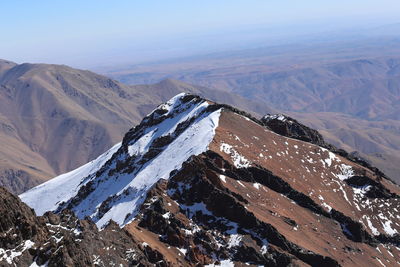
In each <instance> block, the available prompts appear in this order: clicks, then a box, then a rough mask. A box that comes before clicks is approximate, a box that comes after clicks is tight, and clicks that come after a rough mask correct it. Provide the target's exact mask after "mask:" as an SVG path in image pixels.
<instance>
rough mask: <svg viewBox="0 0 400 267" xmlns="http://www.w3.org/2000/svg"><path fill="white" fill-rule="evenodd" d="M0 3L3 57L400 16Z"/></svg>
mask: <svg viewBox="0 0 400 267" xmlns="http://www.w3.org/2000/svg"><path fill="white" fill-rule="evenodd" d="M0 11H1V15H0V25H1V42H0V58H5V59H9V60H14V61H17V62H26V61H28V62H48V63H65V64H71V65H74V66H90V65H91V64H101V63H102V62H103V61H104V64H107V63H112V61H113V58H116V57H123V55H124V53H126V51H130V53H131V54H134V53H133V52H132V50H136V51H137V55H139V54H141V55H142V56H141V57H139V56H137V58H136V59H135V57H133V58H132V60H133V61H134V60H139V58H140V60H145V59H146V55H151V50H152V49H153V50H157V47H160V49H161V47H164V48H165V47H167V46H169V48H170V49H172V47H178V46H179V45H182V46H183V45H184V44H185V42H184V41H182V39H184V38H186V39H188V38H195V36H204V35H206V34H212V33H214V34H220V35H221V37H222V36H223V33H225V32H230V31H240V30H241V29H242V30H243V31H246V30H249V29H251V28H252V27H260V26H265V27H271V28H274V27H277V28H279V27H283V26H285V25H286V26H287V27H289V28H290V25H305V26H304V28H307V27H308V28H313V27H314V26H315V28H318V25H319V26H321V25H335V26H336V27H351V26H357V27H359V26H361V25H365V24H369V23H370V24H371V25H379V24H382V25H383V24H386V23H395V22H400V16H399V15H398V14H400V1H399V0H379V1H378V0H346V1H345V0H335V1H321V0H318V1H317V0H302V1H300V0H299V1H297V0H280V1H277V0H273V1H269V0H229V1H226V0H213V1H211V0H201V1H189V0H180V1H179V0H145V1H143V0H142V1H135V0H130V1H119V0H114V1H109V0H108V1H105V0H96V1H94V0H80V1H78V0H69V1H63V0H57V1H54V0H53V1H49V0H41V1H31V0H29V1H28V0H26V1H23V0H13V1H1V3H0ZM398 17H399V21H396V20H397V18H398ZM305 30H306V29H305ZM308 30H309V29H308ZM199 38H200V37H199ZM199 40H201V39H199ZM227 40H228V39H227ZM227 42H228V41H227ZM196 43H197V44H198V45H199V47H200V46H201V47H203V48H204V49H206V47H207V44H204V43H201V42H196ZM158 44H159V45H158ZM182 49H183V48H182ZM182 49H181V50H182ZM161 52H162V51H159V52H158V53H161ZM188 53H189V52H188ZM153 54H154V53H153ZM154 55H156V54H154ZM157 55H158V54H157ZM103 59H104V60H103ZM149 59H150V58H149Z"/></svg>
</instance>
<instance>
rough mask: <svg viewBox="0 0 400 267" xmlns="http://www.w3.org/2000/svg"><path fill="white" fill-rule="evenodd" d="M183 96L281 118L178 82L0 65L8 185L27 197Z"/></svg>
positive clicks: (2, 177) (3, 167)
mask: <svg viewBox="0 0 400 267" xmlns="http://www.w3.org/2000/svg"><path fill="white" fill-rule="evenodd" d="M183 91H185V92H191V93H196V94H199V95H203V96H206V97H208V98H210V99H213V100H217V101H223V102H225V103H229V104H233V105H235V106H238V107H240V108H242V109H245V110H249V111H252V112H255V113H264V112H273V111H274V110H273V109H268V108H267V107H266V106H265V105H264V104H262V103H258V102H256V101H251V100H247V99H245V98H243V97H240V96H237V95H234V94H230V93H227V92H220V91H218V90H209V89H207V88H205V87H200V86H198V87H196V86H192V85H188V84H185V83H182V82H178V81H172V80H165V81H162V82H160V83H157V84H154V85H151V86H149V85H144V86H127V85H124V84H121V83H119V82H117V81H114V80H112V79H109V78H107V77H104V76H101V75H98V74H95V73H93V72H90V71H84V70H77V69H73V68H70V67H67V66H61V65H46V64H20V65H18V64H15V63H13V62H9V61H5V60H2V61H0V146H1V150H0V185H3V186H5V187H7V188H8V189H10V190H11V191H12V192H14V193H21V192H23V191H25V190H27V189H29V188H30V187H32V186H34V185H37V184H39V183H42V182H44V181H45V180H47V179H49V178H52V177H54V176H56V175H58V174H61V173H64V172H66V171H69V170H72V169H74V168H76V167H78V166H80V165H82V164H84V163H86V162H88V161H90V160H92V159H94V158H96V157H97V156H98V155H100V154H101V153H103V152H104V151H106V150H107V149H109V148H110V147H111V146H113V145H114V144H115V143H117V142H118V141H119V140H120V139H121V137H122V136H123V134H124V133H125V132H126V131H127V130H128V129H129V128H131V127H132V126H134V125H135V124H136V123H138V122H139V120H140V119H141V118H142V117H143V116H144V115H146V114H147V113H148V112H150V111H151V110H152V109H154V108H155V107H156V105H157V104H159V103H161V102H162V101H165V100H167V99H169V98H170V97H172V96H174V95H176V94H177V93H180V92H183Z"/></svg>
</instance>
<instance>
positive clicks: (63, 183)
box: [19, 143, 121, 215]
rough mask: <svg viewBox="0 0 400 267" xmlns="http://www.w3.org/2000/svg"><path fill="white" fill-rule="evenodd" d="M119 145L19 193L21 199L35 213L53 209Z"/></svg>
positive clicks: (119, 144) (76, 188)
mask: <svg viewBox="0 0 400 267" xmlns="http://www.w3.org/2000/svg"><path fill="white" fill-rule="evenodd" d="M120 147H121V143H118V144H116V145H114V146H113V147H112V148H111V149H110V150H108V151H106V152H105V153H103V154H102V155H100V156H99V157H98V158H97V159H95V160H92V161H91V162H89V163H86V164H85V165H83V166H81V167H79V168H77V169H75V170H73V171H70V172H68V173H64V174H61V175H59V176H57V177H55V178H53V179H51V180H49V181H47V182H45V183H43V184H41V185H38V186H37V187H34V188H32V189H30V190H28V191H27V192H25V193H23V194H21V195H19V197H20V198H21V200H22V201H23V202H25V203H26V204H28V205H29V206H30V207H33V208H34V209H35V212H36V214H37V215H43V213H45V212H46V211H49V210H55V209H56V208H57V206H58V204H59V203H61V202H63V201H67V200H69V199H70V198H71V197H73V196H74V195H75V194H76V193H77V191H78V190H79V188H80V187H81V185H82V184H81V182H82V180H83V179H84V178H85V177H87V176H89V175H91V174H94V173H96V172H97V171H98V170H99V169H100V168H101V166H103V164H104V163H106V161H107V160H109V159H110V158H111V156H112V155H113V154H114V153H115V152H116V151H117V150H118V149H119V148H120Z"/></svg>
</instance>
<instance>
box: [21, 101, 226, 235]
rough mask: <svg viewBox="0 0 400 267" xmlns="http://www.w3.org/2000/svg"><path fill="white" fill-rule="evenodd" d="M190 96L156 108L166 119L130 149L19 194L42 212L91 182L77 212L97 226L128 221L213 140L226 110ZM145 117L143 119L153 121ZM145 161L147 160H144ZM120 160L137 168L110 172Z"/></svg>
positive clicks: (117, 148)
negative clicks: (159, 146) (155, 148)
mask: <svg viewBox="0 0 400 267" xmlns="http://www.w3.org/2000/svg"><path fill="white" fill-rule="evenodd" d="M185 96H186V95H185V94H179V95H177V96H175V97H174V98H172V99H171V100H169V101H168V102H167V103H165V104H162V105H160V106H159V107H158V108H157V109H155V110H154V111H153V112H152V113H151V114H150V115H149V116H152V118H153V119H154V120H156V119H159V118H160V117H165V118H164V119H161V120H160V122H159V123H157V124H155V125H151V126H148V127H147V128H146V129H145V130H144V132H143V133H141V134H142V135H141V136H139V138H137V139H135V140H133V141H131V142H128V144H127V148H126V149H122V148H121V143H119V144H117V145H115V146H114V147H113V148H111V149H110V150H109V151H107V152H106V153H104V154H103V155H101V156H100V157H98V158H97V159H96V160H94V161H92V162H89V163H87V164H85V165H83V166H82V167H80V168H78V169H76V170H74V171H71V172H69V173H66V174H63V175H60V176H58V177H56V178H54V179H52V180H50V181H48V182H46V183H44V184H42V185H39V186H37V187H35V188H33V189H31V190H29V191H27V192H25V193H23V194H21V195H20V198H21V199H22V201H24V202H25V203H26V204H28V205H29V206H30V207H32V208H33V209H34V210H35V211H36V213H37V214H38V215H42V214H43V213H45V212H46V211H54V210H57V208H59V206H60V204H62V202H67V201H69V200H71V199H72V198H74V197H75V196H77V194H78V192H79V189H80V188H81V187H82V186H83V185H87V184H88V183H89V182H90V183H92V184H96V186H95V189H94V190H93V191H91V192H90V193H88V195H87V196H85V198H83V199H80V200H79V201H78V202H77V204H74V206H73V208H72V210H73V211H74V212H75V213H76V215H77V216H78V217H79V218H84V217H85V216H89V217H91V218H92V220H93V221H95V222H96V224H97V226H98V227H103V226H105V225H106V224H107V223H108V222H109V221H110V220H114V221H115V222H117V223H118V224H119V225H120V226H123V225H125V224H127V223H129V222H130V221H132V220H133V219H134V217H135V215H136V214H137V211H138V209H139V207H140V206H141V204H142V203H143V201H144V200H145V197H146V194H147V192H148V190H149V189H151V187H152V186H153V185H154V184H155V183H157V182H158V181H159V180H160V179H168V178H169V176H170V173H171V172H172V171H174V170H178V169H180V168H181V166H182V164H183V163H184V162H185V161H186V160H188V159H189V158H190V157H191V156H193V155H199V154H201V153H203V152H206V151H207V150H208V146H209V144H210V142H211V141H212V139H213V138H214V135H215V129H216V128H217V126H218V122H219V117H220V113H221V110H216V111H213V112H207V111H206V108H207V107H208V106H209V104H208V103H207V101H204V100H203V101H197V102H196V101H189V102H184V101H183V100H182V99H183V98H184V97H185ZM160 114H161V115H160ZM149 116H147V117H146V118H148V117H149ZM146 118H145V119H144V120H143V122H142V123H146V122H148V121H147V120H148V119H146ZM187 122H190V123H189V125H188V126H187V127H185V128H184V130H183V131H182V132H179V131H177V127H178V125H179V124H184V123H187ZM168 136H174V139H173V141H172V142H171V143H169V144H168V145H166V146H165V148H163V150H162V151H161V152H160V153H159V154H158V155H157V156H155V157H154V158H150V159H146V158H145V157H144V156H145V155H146V153H147V152H148V151H149V149H150V148H151V146H152V145H153V143H154V141H155V140H157V139H158V138H160V137H168ZM120 148H121V149H120ZM115 153H118V154H117V155H116V156H115V160H113V162H112V163H108V165H107V164H106V165H105V163H106V162H107V161H108V160H109V159H110V158H111V157H112V155H113V154H115ZM143 159H146V162H144V164H139V163H138V162H140V160H143ZM116 161H119V162H129V164H131V166H132V169H133V171H132V172H121V173H120V172H117V173H114V174H112V175H109V170H112V169H115V168H116ZM136 163H138V164H136ZM102 167H103V168H106V170H107V171H105V172H103V174H102V175H100V176H99V177H96V172H97V171H98V170H100V169H102ZM110 197H112V200H111V201H110ZM105 203H106V204H105ZM102 205H103V208H102V209H100V208H101V207H102ZM105 205H107V209H106V212H104V210H105V209H104V206H105Z"/></svg>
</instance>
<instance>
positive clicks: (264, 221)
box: [0, 94, 400, 266]
mask: <svg viewBox="0 0 400 267" xmlns="http://www.w3.org/2000/svg"><path fill="white" fill-rule="evenodd" d="M399 195H400V188H399V187H398V186H397V185H396V184H394V183H393V182H392V181H390V180H389V179H387V177H386V176H385V175H384V174H383V173H382V172H381V171H379V170H378V169H377V168H374V167H372V166H371V165H370V164H368V163H367V162H365V161H363V160H362V159H360V158H357V157H355V156H354V155H350V154H348V153H347V152H345V151H343V150H340V149H336V148H335V147H334V146H332V145H330V144H328V143H326V142H325V141H324V139H323V138H322V136H321V135H320V134H319V133H318V132H317V131H315V130H312V129H310V128H308V127H306V126H304V125H302V124H300V123H298V122H297V121H295V120H294V119H291V118H289V117H286V116H282V115H268V116H265V117H263V118H262V119H260V120H259V119H256V118H255V117H253V116H252V115H249V114H248V113H245V112H243V111H240V110H238V109H236V108H233V107H231V106H228V105H224V104H217V103H215V102H212V101H210V100H206V99H204V98H201V97H198V96H196V95H191V94H179V95H177V96H175V97H173V98H172V99H171V100H169V101H168V102H166V103H164V104H162V105H159V106H158V107H157V108H156V109H155V110H153V112H151V113H150V114H149V115H147V116H146V117H145V118H144V119H143V120H142V121H141V123H140V124H138V125H137V126H135V127H134V128H132V129H130V130H129V131H128V132H127V133H126V134H125V136H124V138H123V139H122V142H121V143H117V144H116V145H115V146H114V147H113V148H111V149H110V150H109V151H107V152H106V153H104V154H102V155H100V156H99V157H98V158H97V159H95V160H93V161H91V162H89V163H87V164H86V165H83V166H81V167H80V168H78V169H76V170H74V171H72V172H69V173H66V174H63V175H61V176H58V177H56V178H54V179H52V180H50V181H48V182H45V183H43V184H41V185H39V186H37V187H35V188H32V189H31V190H29V191H27V192H25V193H23V194H21V195H20V198H21V200H22V201H23V202H24V203H25V204H24V203H22V202H20V201H19V200H18V198H16V197H15V196H13V195H11V194H9V193H7V192H4V194H2V196H3V197H2V198H1V199H0V200H1V202H0V208H3V207H4V208H3V209H4V210H6V209H8V208H9V207H10V206H11V205H14V206H12V209H13V210H14V212H12V213H10V214H7V216H4V217H2V218H0V225H1V226H2V228H1V236H2V239H0V240H4V241H3V242H2V243H1V245H2V247H1V249H0V262H2V263H3V264H4V265H7V264H9V265H16V266H25V265H26V266H29V265H30V264H36V265H43V264H46V265H47V266H60V265H64V266H79V265H80V266H85V265H103V266H107V265H117V264H122V266H131V265H137V264H139V265H141V266H150V265H156V266H201V265H205V266H207V265H209V266H244V265H246V266H260V265H264V266H323V265H326V266H361V265H365V266H381V265H383V264H384V265H387V266H394V265H396V264H399V262H400V247H399V246H400V236H399V231H400V216H399V210H398V208H399V202H400V198H399ZM27 205H29V206H30V207H31V208H33V209H34V211H35V212H36V214H37V215H39V217H36V216H35V214H34V213H33V211H31V210H30V209H29V208H28V207H27ZM99 229H101V231H99ZM91 239H93V241H92V242H91V241H89V240H91ZM100 240H103V241H102V242H100Z"/></svg>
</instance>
